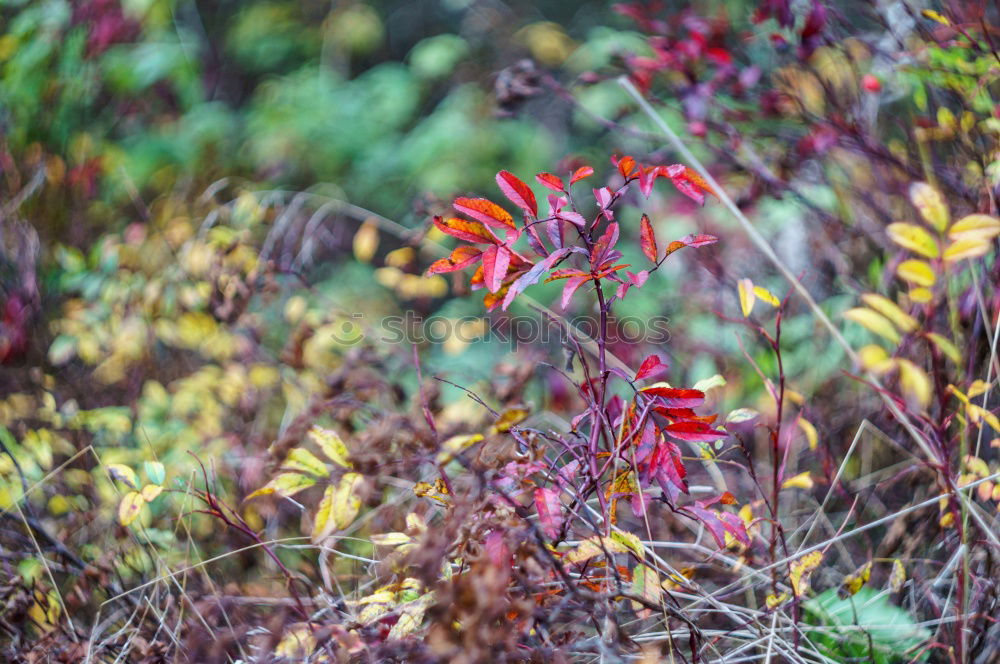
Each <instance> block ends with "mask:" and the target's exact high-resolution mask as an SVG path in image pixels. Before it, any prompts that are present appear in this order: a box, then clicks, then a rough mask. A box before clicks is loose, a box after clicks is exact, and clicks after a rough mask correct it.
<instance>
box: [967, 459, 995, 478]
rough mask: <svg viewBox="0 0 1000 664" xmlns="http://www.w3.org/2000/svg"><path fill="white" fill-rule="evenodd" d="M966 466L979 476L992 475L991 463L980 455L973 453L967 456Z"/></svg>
mask: <svg viewBox="0 0 1000 664" xmlns="http://www.w3.org/2000/svg"><path fill="white" fill-rule="evenodd" d="M965 467H966V469H967V470H968V471H969V472H970V473H973V474H974V475H977V476H978V477H989V475H990V467H989V465H988V464H987V463H986V462H985V461H983V460H982V459H980V458H979V457H977V456H973V455H971V454H967V455H966V456H965Z"/></svg>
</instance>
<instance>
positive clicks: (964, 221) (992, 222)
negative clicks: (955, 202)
mask: <svg viewBox="0 0 1000 664" xmlns="http://www.w3.org/2000/svg"><path fill="white" fill-rule="evenodd" d="M997 235H1000V219H997V218H996V217H993V216H991V215H988V214H970V215H969V216H967V217H962V218H961V219H959V220H958V221H956V222H955V223H954V224H952V225H951V228H949V229H948V237H950V238H951V239H952V240H965V239H970V240H992V239H993V238H995V237H996V236H997Z"/></svg>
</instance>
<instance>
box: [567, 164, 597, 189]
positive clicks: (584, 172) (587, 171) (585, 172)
mask: <svg viewBox="0 0 1000 664" xmlns="http://www.w3.org/2000/svg"><path fill="white" fill-rule="evenodd" d="M593 174H594V169H593V168H591V167H590V166H581V167H580V168H578V169H576V170H575V171H573V175H572V176H570V178H569V183H570V184H571V185H573V184H576V183H577V182H579V181H580V180H582V179H583V178H589V177H590V176H591V175H593Z"/></svg>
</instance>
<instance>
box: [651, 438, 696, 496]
mask: <svg viewBox="0 0 1000 664" xmlns="http://www.w3.org/2000/svg"><path fill="white" fill-rule="evenodd" d="M648 464H649V471H650V475H652V476H653V477H657V476H660V477H665V478H666V479H667V480H669V481H670V483H671V484H673V485H674V486H676V487H677V488H678V489H680V490H681V491H683V492H684V493H687V490H688V486H687V481H686V480H685V479H684V478H685V477H687V468H685V467H684V462H683V461H682V460H681V450H680V448H679V447H677V445H675V444H674V443H671V442H670V441H662V442H660V443H659V444H658V445H657V446H656V448H654V449H653V452H652V453H651V454H650V455H649V460H648Z"/></svg>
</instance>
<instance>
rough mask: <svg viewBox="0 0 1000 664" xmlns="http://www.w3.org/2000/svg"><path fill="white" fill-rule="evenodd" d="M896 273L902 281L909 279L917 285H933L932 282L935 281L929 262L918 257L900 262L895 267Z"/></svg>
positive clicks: (935, 277)
mask: <svg viewBox="0 0 1000 664" xmlns="http://www.w3.org/2000/svg"><path fill="white" fill-rule="evenodd" d="M896 274H897V275H899V278H900V279H902V280H903V281H909V282H910V283H912V284H916V285H918V286H933V285H934V282H935V281H937V276H936V275H935V274H934V269H933V268H932V267H931V264H930V263H928V262H927V261H922V260H920V259H919V258H910V259H908V260H905V261H903V262H902V263H900V264H899V266H898V267H897V268H896Z"/></svg>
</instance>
